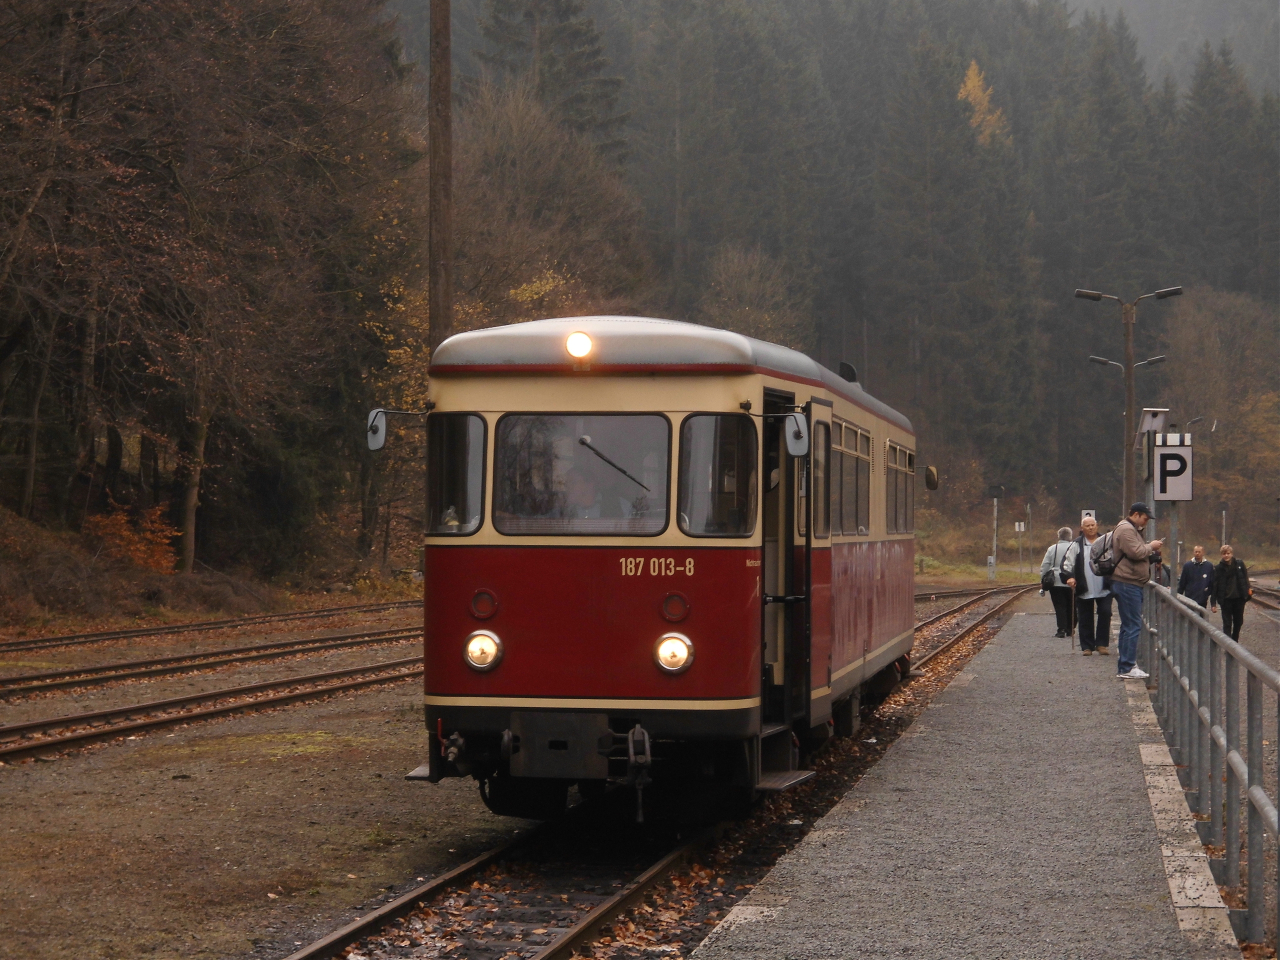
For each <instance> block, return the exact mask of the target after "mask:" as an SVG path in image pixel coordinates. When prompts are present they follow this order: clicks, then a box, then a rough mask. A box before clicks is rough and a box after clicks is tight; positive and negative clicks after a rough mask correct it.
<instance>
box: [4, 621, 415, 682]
mask: <svg viewBox="0 0 1280 960" xmlns="http://www.w3.org/2000/svg"><path fill="white" fill-rule="evenodd" d="M421 636H422V631H421V630H419V629H416V628H413V629H391V630H362V631H358V632H355V633H345V634H339V635H337V636H331V637H307V638H305V639H294V640H279V641H276V642H275V643H263V644H256V645H253V646H247V647H229V648H227V649H225V650H209V651H206V652H204V653H190V654H178V655H176V656H172V657H155V658H152V659H147V660H122V661H119V662H117V663H104V664H99V665H98V666H94V667H81V668H79V669H74V670H51V671H48V672H45V673H24V674H20V675H18V676H13V677H4V678H0V698H3V697H6V696H11V695H15V694H21V695H26V694H29V693H39V692H41V691H43V690H60V689H64V688H66V687H82V686H91V685H93V684H99V683H110V682H112V681H115V680H127V679H130V678H135V677H154V676H166V675H171V674H177V673H189V672H191V671H194V670H205V669H208V668H210V667H216V666H222V665H224V664H228V663H250V662H253V661H255V660H270V659H273V658H279V657H288V656H293V655H295V654H299V653H314V652H318V651H321V650H334V649H340V648H343V647H358V646H367V645H369V644H375V643H392V642H395V641H398V640H410V639H414V638H416V637H421Z"/></svg>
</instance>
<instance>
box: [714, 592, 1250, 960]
mask: <svg viewBox="0 0 1280 960" xmlns="http://www.w3.org/2000/svg"><path fill="white" fill-rule="evenodd" d="M1020 606H1021V608H1022V609H1023V610H1024V611H1026V612H1023V613H1019V614H1015V615H1014V616H1013V617H1011V618H1010V620H1009V621H1008V623H1007V625H1006V626H1005V627H1004V628H1003V629H1002V630H1001V631H1000V633H999V634H998V635H997V636H996V637H995V638H993V639H992V641H991V642H990V643H989V644H988V645H987V646H986V647H985V648H984V649H983V650H982V651H981V652H980V653H979V654H978V655H977V656H976V657H975V658H974V659H973V660H972V661H971V662H970V663H969V665H968V666H967V667H966V668H965V669H964V671H963V672H962V673H960V674H959V675H958V676H957V677H956V679H955V680H954V681H953V682H952V683H951V685H950V686H949V687H948V688H947V689H946V690H944V691H943V692H942V693H941V694H940V695H939V696H938V698H937V699H936V700H934V702H933V703H932V705H931V706H930V707H929V708H928V709H926V710H925V712H924V713H923V714H922V715H921V716H920V718H919V719H918V720H917V721H916V722H915V724H914V725H913V726H912V727H911V728H910V729H909V730H908V731H907V732H906V733H905V734H904V735H903V737H902V738H901V739H900V740H899V741H898V742H897V743H895V744H894V745H893V746H892V747H891V748H890V750H889V752H888V753H887V754H886V755H885V756H884V758H883V759H882V760H881V761H880V762H879V763H878V764H877V765H876V766H875V767H873V768H872V769H871V771H869V772H868V774H867V775H866V776H865V777H863V779H862V780H861V781H860V782H859V783H858V784H856V785H855V787H854V788H853V789H852V790H851V791H850V792H849V793H848V794H847V795H846V796H845V797H844V799H843V800H842V801H841V802H840V803H839V804H837V806H836V807H835V808H834V809H832V810H831V812H830V813H828V815H827V816H826V817H824V818H823V819H822V820H820V821H819V822H818V823H817V824H815V825H814V828H813V830H812V831H811V832H810V833H809V834H808V836H807V837H805V839H804V840H803V841H802V842H801V843H800V844H799V845H798V846H797V847H796V848H795V849H794V850H792V851H791V852H790V853H789V854H788V855H787V856H785V857H784V858H783V859H782V860H780V861H779V862H778V863H777V864H776V865H775V867H774V868H773V870H772V871H771V872H770V873H769V875H768V876H767V877H766V878H765V879H764V880H763V881H762V882H761V883H760V884H759V885H757V886H756V888H755V889H754V890H753V891H752V892H751V893H750V894H749V895H748V896H747V897H746V898H745V899H744V900H743V901H742V902H741V903H739V904H738V905H737V906H736V907H735V908H734V909H733V910H732V911H731V912H730V914H729V915H728V916H727V917H726V919H725V920H724V921H723V922H722V923H721V924H720V925H719V927H717V928H716V930H715V931H713V932H712V934H711V935H710V936H709V937H708V938H707V939H706V940H705V941H704V942H703V944H702V945H701V946H700V947H699V948H698V949H697V950H696V951H695V953H694V954H693V956H694V957H696V958H697V960H730V958H732V960H784V958H785V960H792V958H797V960H798V958H804V960H811V958H812V960H818V958H845V957H849V958H853V957H857V958H860V960H880V958H886V960H887V958H890V957H892V958H895V960H897V958H902V957H911V958H912V960H960V958H974V960H990V958H1008V960H1029V958H1055V960H1056V958H1063V960H1066V958H1073V960H1074V958H1088V960H1111V958H1115V960H1119V958H1156V957H1159V958H1177V960H1182V958H1188V960H1189V958H1236V960H1238V958H1239V957H1240V955H1241V954H1240V949H1239V946H1238V945H1237V941H1236V939H1235V937H1234V936H1233V935H1232V932H1231V925H1230V922H1229V918H1228V915H1227V910H1226V908H1225V906H1224V905H1223V902H1222V899H1221V897H1220V896H1219V892H1218V888H1217V887H1216V886H1215V884H1214V882H1213V879H1212V876H1211V873H1210V870H1209V861H1208V859H1207V858H1205V857H1204V856H1203V853H1204V848H1203V847H1201V846H1200V845H1199V843H1198V841H1197V839H1196V837H1195V833H1194V830H1193V825H1192V817H1191V814H1190V812H1189V811H1188V810H1187V808H1186V803H1185V800H1184V799H1183V798H1182V795H1181V791H1180V790H1178V791H1177V792H1176V794H1173V795H1171V794H1170V792H1169V789H1168V783H1169V774H1168V771H1169V769H1170V768H1169V767H1168V764H1170V763H1171V760H1170V759H1169V754H1168V752H1167V750H1166V749H1165V748H1164V747H1163V740H1161V739H1160V734H1159V728H1158V727H1157V726H1155V718H1154V715H1153V714H1152V713H1150V699H1149V697H1148V696H1147V693H1146V691H1145V688H1144V686H1143V683H1142V681H1137V680H1125V681H1120V680H1117V679H1116V678H1115V676H1114V674H1115V672H1116V664H1115V657H1114V656H1110V657H1101V656H1093V657H1082V656H1081V655H1080V652H1079V650H1076V649H1070V648H1069V647H1068V643H1069V642H1070V641H1068V640H1058V639H1054V638H1053V634H1054V621H1053V616H1052V614H1051V612H1049V610H1048V606H1049V605H1048V602H1047V600H1033V601H1028V602H1025V603H1023V604H1021V605H1020ZM1041 608H1044V609H1043V612H1042V611H1041ZM1111 649H1112V651H1113V653H1114V651H1115V643H1114V641H1113V643H1112V646H1111ZM1144 711H1146V712H1145V713H1144ZM1162 755H1163V759H1162V758H1161V756H1162ZM1161 763H1163V764H1164V765H1165V766H1164V767H1163V768H1158V765H1159V764H1161ZM1144 764H1145V766H1144ZM1161 784H1164V786H1165V789H1164V791H1163V792H1161V790H1160V785H1161ZM1175 787H1176V785H1175Z"/></svg>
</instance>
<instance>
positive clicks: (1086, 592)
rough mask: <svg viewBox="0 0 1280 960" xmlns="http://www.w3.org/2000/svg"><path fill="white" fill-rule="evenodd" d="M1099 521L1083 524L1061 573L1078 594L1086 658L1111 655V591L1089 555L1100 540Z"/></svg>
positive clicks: (1078, 618) (1077, 613)
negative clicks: (1096, 653) (1094, 569)
mask: <svg viewBox="0 0 1280 960" xmlns="http://www.w3.org/2000/svg"><path fill="white" fill-rule="evenodd" d="M1098 536H1099V534H1098V521H1097V520H1095V519H1093V517H1085V519H1084V521H1083V522H1082V523H1081V524H1080V536H1078V537H1076V538H1075V539H1074V540H1072V541H1071V548H1070V549H1069V550H1067V557H1066V559H1065V560H1063V561H1062V566H1061V568H1060V571H1061V573H1062V575H1063V576H1065V577H1066V578H1067V586H1069V587H1072V588H1073V589H1074V590H1075V593H1076V623H1078V624H1079V625H1080V652H1081V653H1083V654H1084V655H1085V656H1086V657H1091V656H1093V651H1094V650H1095V649H1096V650H1097V651H1098V653H1100V654H1102V655H1103V656H1106V655H1107V654H1108V653H1110V652H1111V650H1110V647H1109V644H1110V643H1111V590H1110V588H1109V587H1108V585H1107V581H1106V579H1105V578H1104V577H1103V576H1102V575H1100V574H1097V573H1094V572H1093V566H1092V565H1091V564H1090V563H1089V553H1090V550H1091V549H1092V547H1093V544H1094V541H1096V540H1097V539H1098Z"/></svg>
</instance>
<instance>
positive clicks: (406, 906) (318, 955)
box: [285, 826, 540, 960]
mask: <svg viewBox="0 0 1280 960" xmlns="http://www.w3.org/2000/svg"><path fill="white" fill-rule="evenodd" d="M539 829H540V826H539V827H535V828H534V831H537V830H539ZM533 835H534V833H533V832H531V833H529V834H527V835H525V836H522V837H516V838H515V839H512V840H508V841H507V842H506V843H504V844H502V845H500V846H497V847H494V848H493V849H492V850H489V851H488V852H486V853H482V854H480V856H478V857H476V858H475V859H473V860H468V861H467V862H466V863H464V864H462V865H461V866H457V867H454V868H453V869H452V870H449V871H447V872H445V873H442V874H440V876H438V877H435V878H434V879H432V880H428V881H427V882H426V883H424V884H422V886H420V887H414V888H413V889H412V890H410V891H409V892H408V893H406V894H404V895H402V896H399V897H396V899H394V900H392V901H391V902H390V903H388V904H386V905H384V906H381V907H379V908H378V909H377V910H374V911H373V912H371V913H367V914H365V915H364V916H363V917H360V918H358V919H356V920H353V921H352V922H351V923H348V924H347V925H346V926H345V927H341V928H339V929H337V930H335V931H333V933H331V934H329V935H328V936H325V937H321V938H320V939H319V940H317V941H315V942H314V943H311V944H308V945H307V946H305V947H303V948H302V949H301V950H295V951H294V952H293V953H291V954H289V956H287V957H286V958H285V960H324V958H327V957H336V956H338V955H339V954H340V953H341V952H342V951H343V950H345V949H346V948H347V947H349V946H350V945H351V944H353V943H356V942H358V941H360V940H363V939H364V938H365V937H368V936H372V935H374V934H375V933H377V932H378V931H380V930H381V929H382V928H383V927H385V926H386V925H387V924H388V923H390V922H391V921H392V920H396V919H399V918H400V917H403V916H404V915H405V914H408V913H412V912H413V910H414V909H415V908H416V907H418V906H419V905H420V904H421V903H422V902H423V901H425V900H428V899H430V898H431V897H434V896H435V895H436V894H438V893H439V892H440V891H442V890H444V889H445V888H447V887H448V886H450V885H451V884H453V883H457V882H458V881H460V880H464V879H466V878H467V877H469V876H471V875H472V874H474V873H479V872H480V871H481V870H483V869H484V868H485V867H487V866H489V865H490V864H492V863H495V862H497V861H498V860H501V859H502V858H503V857H504V856H506V855H507V854H508V853H510V852H511V851H512V850H513V849H514V848H515V847H516V846H518V845H520V844H523V843H525V842H527V841H528V840H529V839H530V837H532V836H533Z"/></svg>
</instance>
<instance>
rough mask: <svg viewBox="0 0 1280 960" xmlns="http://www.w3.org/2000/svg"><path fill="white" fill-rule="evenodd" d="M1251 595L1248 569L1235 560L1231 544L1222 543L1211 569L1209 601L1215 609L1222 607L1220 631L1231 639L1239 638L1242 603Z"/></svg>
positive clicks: (1241, 623) (1242, 563)
mask: <svg viewBox="0 0 1280 960" xmlns="http://www.w3.org/2000/svg"><path fill="white" fill-rule="evenodd" d="M1252 596H1253V591H1252V590H1251V589H1250V588H1249V571H1248V570H1246V569H1245V567H1244V561H1243V560H1237V559H1236V556H1235V551H1234V550H1232V549H1231V545H1230V544H1228V543H1224V544H1223V545H1222V559H1221V560H1220V561H1219V562H1218V568H1217V569H1216V570H1214V571H1213V591H1212V592H1211V593H1210V594H1209V603H1210V604H1212V608H1213V609H1214V610H1217V609H1218V607H1222V632H1223V633H1225V634H1226V635H1227V636H1229V637H1230V638H1231V639H1232V640H1239V639H1240V627H1241V626H1242V625H1243V624H1244V605H1245V604H1246V603H1248V602H1249V599H1250V598H1251V597H1252Z"/></svg>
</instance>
